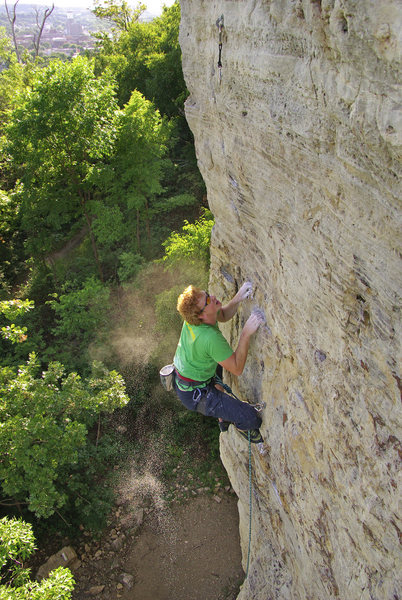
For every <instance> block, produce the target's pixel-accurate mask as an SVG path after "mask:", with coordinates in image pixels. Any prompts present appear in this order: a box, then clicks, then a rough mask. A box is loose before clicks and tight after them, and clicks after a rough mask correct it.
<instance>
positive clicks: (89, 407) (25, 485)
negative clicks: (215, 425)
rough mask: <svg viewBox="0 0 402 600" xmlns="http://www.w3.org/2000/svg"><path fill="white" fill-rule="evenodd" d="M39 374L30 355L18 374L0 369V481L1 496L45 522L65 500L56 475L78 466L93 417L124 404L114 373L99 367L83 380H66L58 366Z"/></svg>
mask: <svg viewBox="0 0 402 600" xmlns="http://www.w3.org/2000/svg"><path fill="white" fill-rule="evenodd" d="M38 370H39V364H38V361H37V359H36V357H35V355H31V357H30V360H29V361H28V363H27V364H26V365H25V366H21V367H20V369H19V370H18V373H15V371H14V370H13V369H9V368H3V369H1V370H0V390H1V398H2V400H1V404H0V421H1V422H0V454H1V455H2V457H3V460H2V461H1V463H0V480H1V481H2V487H3V490H4V492H5V493H6V494H8V495H10V496H11V497H12V498H15V499H17V500H19V501H22V502H26V503H27V504H28V507H29V510H31V511H33V512H35V513H36V514H37V515H38V516H40V517H47V516H49V515H51V514H53V513H54V512H55V511H56V510H57V509H59V508H60V507H62V506H63V505H64V504H65V503H66V501H67V496H68V488H67V490H66V489H64V486H65V477H63V480H62V481H60V474H61V473H62V472H63V473H64V474H65V471H66V468H67V469H68V468H69V467H71V466H72V465H74V464H77V462H78V458H79V450H80V449H81V448H83V447H84V446H85V444H86V442H87V440H86V436H87V432H88V428H89V427H91V426H92V425H93V423H94V421H95V420H96V417H97V415H99V414H100V413H101V412H106V413H107V412H111V411H113V410H114V409H116V408H117V407H122V406H124V405H125V404H127V402H128V400H129V399H128V397H127V395H126V393H125V389H124V384H123V380H122V378H121V376H120V375H118V374H117V373H116V372H115V371H111V372H107V371H106V370H103V371H102V369H100V367H99V366H98V367H97V370H98V373H96V376H95V377H92V378H91V379H90V380H88V381H83V380H81V378H80V377H79V376H78V375H77V374H76V373H70V374H69V375H67V376H65V374H64V368H63V366H62V365H61V364H60V363H50V364H49V367H48V369H47V371H44V372H42V374H41V375H38Z"/></svg>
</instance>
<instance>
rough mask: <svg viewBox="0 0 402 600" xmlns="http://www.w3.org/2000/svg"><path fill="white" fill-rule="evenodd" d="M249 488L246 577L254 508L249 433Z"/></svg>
mask: <svg viewBox="0 0 402 600" xmlns="http://www.w3.org/2000/svg"><path fill="white" fill-rule="evenodd" d="M248 487H249V520H248V550H247V567H246V577H245V579H247V576H248V567H249V564H250V549H251V507H252V482H251V438H250V431H248Z"/></svg>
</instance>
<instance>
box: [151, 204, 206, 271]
mask: <svg viewBox="0 0 402 600" xmlns="http://www.w3.org/2000/svg"><path fill="white" fill-rule="evenodd" d="M213 225H214V220H213V216H212V213H211V212H210V211H209V210H205V211H204V215H203V216H202V217H201V218H200V219H198V220H197V221H196V222H195V223H189V222H188V221H186V220H185V221H184V225H183V228H182V233H177V232H176V231H174V232H173V233H171V235H170V236H169V237H168V239H167V240H166V241H165V242H164V243H163V245H164V246H165V256H164V257H163V260H164V261H166V263H167V266H170V267H172V266H175V265H177V263H178V262H180V261H182V260H186V261H189V262H194V261H198V260H201V261H202V262H203V263H204V265H205V267H206V268H209V262H210V252H209V247H210V244H211V232H212V227H213Z"/></svg>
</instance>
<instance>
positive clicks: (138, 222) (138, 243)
mask: <svg viewBox="0 0 402 600" xmlns="http://www.w3.org/2000/svg"><path fill="white" fill-rule="evenodd" d="M140 247H141V236H140V210H139V209H138V208H137V250H138V252H139V251H140Z"/></svg>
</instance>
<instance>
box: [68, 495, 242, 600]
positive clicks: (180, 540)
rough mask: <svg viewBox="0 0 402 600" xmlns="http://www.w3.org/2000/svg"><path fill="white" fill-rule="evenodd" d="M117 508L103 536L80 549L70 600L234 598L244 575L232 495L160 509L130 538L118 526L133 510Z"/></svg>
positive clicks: (199, 497) (201, 497) (196, 499)
mask: <svg viewBox="0 0 402 600" xmlns="http://www.w3.org/2000/svg"><path fill="white" fill-rule="evenodd" d="M121 510H122V509H119V510H118V511H117V512H118V514H119V517H118V520H117V521H116V522H114V523H113V524H112V525H111V528H109V530H108V531H106V532H105V533H104V535H103V536H102V539H100V540H99V541H98V542H96V541H94V542H92V543H90V542H89V539H88V543H87V544H85V548H84V547H83V548H81V549H78V554H79V557H80V558H81V559H82V560H81V566H80V567H79V568H77V569H76V570H74V571H73V574H74V577H75V581H76V588H75V590H74V592H73V600H88V598H95V599H96V600H235V598H236V597H237V595H238V593H239V586H240V585H241V583H242V582H243V579H244V573H243V569H242V567H241V554H240V541H239V517H238V511H237V498H236V496H235V495H234V494H233V493H230V492H225V491H224V490H221V491H220V492H219V495H214V496H213V495H210V494H202V495H197V496H193V497H190V498H189V499H187V500H186V501H185V502H183V503H182V504H179V503H173V504H172V505H167V504H166V505H161V506H159V507H158V508H156V509H154V510H151V511H150V512H148V513H147V514H145V518H144V521H143V522H142V525H141V526H140V527H139V528H134V530H131V531H133V533H130V528H129V527H126V526H125V525H123V523H124V522H126V521H127V519H129V517H130V513H131V512H133V513H134V519H135V508H134V505H132V506H131V505H130V504H126V505H125V507H124V511H123V512H121ZM137 510H138V509H137ZM140 511H141V512H143V511H142V509H140ZM116 528H118V529H119V531H120V532H121V533H120V538H119V537H117V538H116ZM123 532H125V533H123ZM123 539H124V541H123V542H122V543H121V544H120V543H119V540H123Z"/></svg>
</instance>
